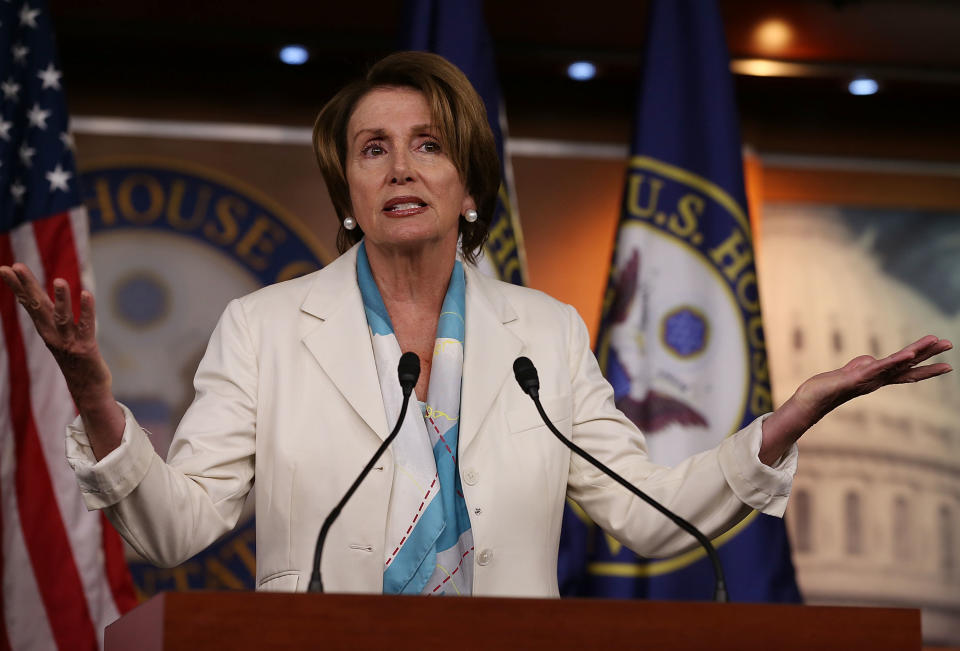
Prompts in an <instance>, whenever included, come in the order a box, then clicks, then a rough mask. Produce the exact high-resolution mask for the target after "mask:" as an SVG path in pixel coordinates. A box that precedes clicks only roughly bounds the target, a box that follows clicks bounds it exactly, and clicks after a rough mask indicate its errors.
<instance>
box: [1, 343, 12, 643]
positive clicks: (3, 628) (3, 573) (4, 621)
mask: <svg viewBox="0 0 960 651" xmlns="http://www.w3.org/2000/svg"><path fill="white" fill-rule="evenodd" d="M2 350H3V346H0V351H2ZM2 472H3V471H2V470H0V475H2ZM5 493H6V490H4V487H3V481H2V480H0V504H2V503H3V496H4V494H5ZM4 540H6V538H4V535H3V509H2V508H0V585H2V584H3V582H4V580H5V578H6V575H7V572H6V566H5V565H4V559H5V558H6V554H4V553H3V541H4ZM4 594H5V591H4V590H2V589H0V651H9V650H10V638H9V637H8V636H7V608H6V604H4Z"/></svg>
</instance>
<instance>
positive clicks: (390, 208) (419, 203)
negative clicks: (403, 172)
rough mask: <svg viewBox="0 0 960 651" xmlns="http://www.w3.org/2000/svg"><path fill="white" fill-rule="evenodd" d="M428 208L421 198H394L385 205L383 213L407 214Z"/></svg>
mask: <svg viewBox="0 0 960 651" xmlns="http://www.w3.org/2000/svg"><path fill="white" fill-rule="evenodd" d="M426 207H427V203H426V202H425V201H423V200H422V199H421V198H420V197H394V198H393V199H391V200H390V201H388V202H387V203H385V204H384V205H383V212H389V213H406V212H410V211H414V212H416V211H419V210H422V209H423V208H426Z"/></svg>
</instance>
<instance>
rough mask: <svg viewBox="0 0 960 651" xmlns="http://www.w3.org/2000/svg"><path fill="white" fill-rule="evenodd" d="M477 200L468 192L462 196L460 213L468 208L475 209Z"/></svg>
mask: <svg viewBox="0 0 960 651" xmlns="http://www.w3.org/2000/svg"><path fill="white" fill-rule="evenodd" d="M476 209H477V202H476V201H474V200H473V197H471V196H470V195H469V194H468V195H466V196H465V197H464V198H463V203H461V204H460V214H461V215H463V214H464V213H466V212H467V211H468V210H476Z"/></svg>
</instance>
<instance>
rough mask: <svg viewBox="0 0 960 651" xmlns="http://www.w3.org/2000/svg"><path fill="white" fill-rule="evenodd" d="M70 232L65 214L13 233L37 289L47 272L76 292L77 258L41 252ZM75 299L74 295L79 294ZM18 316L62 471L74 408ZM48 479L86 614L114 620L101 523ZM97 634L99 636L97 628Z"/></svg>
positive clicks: (51, 448) (67, 481)
mask: <svg viewBox="0 0 960 651" xmlns="http://www.w3.org/2000/svg"><path fill="white" fill-rule="evenodd" d="M51 223H52V225H50V224H51ZM72 228H73V223H72V221H71V219H70V215H69V213H67V212H64V213H62V214H60V215H55V216H53V217H51V218H49V219H44V220H39V221H36V222H34V223H33V226H32V227H31V226H30V225H29V224H28V225H24V226H22V227H20V228H17V229H15V230H14V232H13V233H12V237H11V243H12V247H13V253H14V255H15V257H16V258H17V259H18V260H20V261H21V262H24V263H26V264H27V265H28V266H29V267H30V268H31V269H36V270H37V271H36V275H37V276H38V278H37V280H38V281H39V282H40V284H41V285H44V286H47V287H50V286H51V283H50V278H49V276H48V273H53V274H56V276H57V277H60V278H63V279H65V280H66V281H67V282H68V283H69V284H70V286H71V287H72V288H73V287H76V288H79V287H80V285H81V282H80V270H79V269H78V268H77V267H76V260H77V258H76V256H71V255H60V249H59V248H58V249H52V251H56V253H55V254H51V253H48V252H49V251H51V249H49V248H44V246H46V247H49V246H57V247H59V246H72V242H73V239H74V238H73V235H72V232H71V231H72ZM38 231H39V232H44V233H46V234H47V235H46V237H47V240H48V241H47V244H45V245H40V242H39V241H38V240H37V239H36V238H35V237H34V236H35V233H37V232H38ZM51 257H55V258H56V260H55V261H53V262H47V260H48V259H49V258H51ZM71 261H72V262H73V264H71ZM41 270H42V271H41ZM47 270H51V271H49V272H48V271H47ZM74 294H75V295H78V294H79V292H74ZM77 300H78V299H77ZM74 307H76V303H75V304H74ZM18 315H19V317H20V328H21V332H22V333H23V334H24V340H25V344H26V352H27V362H28V368H29V371H30V378H31V380H32V382H31V384H30V386H31V391H30V401H31V404H32V406H33V414H34V419H35V423H36V427H37V431H38V433H39V435H40V442H41V445H42V449H43V452H44V457H45V459H46V463H47V467H48V468H57V467H58V466H59V467H64V463H65V462H64V459H63V431H64V427H65V426H66V425H67V423H69V422H70V421H72V420H73V419H74V417H75V416H76V409H75V407H74V405H73V400H72V398H71V396H70V392H69V391H68V389H67V386H66V382H65V381H64V379H63V375H62V373H61V372H60V369H59V368H58V367H57V364H56V363H55V361H54V359H53V357H52V356H51V355H50V353H49V351H48V350H47V349H46V346H45V345H44V343H43V340H42V339H41V338H40V336H39V335H38V334H37V332H36V330H35V329H34V328H33V325H32V322H31V321H30V318H29V315H27V313H26V312H25V311H22V310H20V311H18ZM51 480H52V483H53V488H54V496H55V497H56V499H57V502H58V505H59V515H60V517H61V518H62V520H63V524H64V526H65V528H66V532H67V536H68V539H69V542H70V548H71V550H72V552H73V562H74V564H75V565H76V567H77V570H78V571H79V574H80V578H81V581H82V584H83V589H84V590H83V592H84V595H85V597H86V601H87V607H88V609H89V612H90V613H91V616H92V617H93V621H96V622H110V621H113V620H115V619H116V618H117V616H118V615H119V611H118V609H117V607H116V604H115V602H114V599H113V594H112V589H111V586H110V585H109V583H108V581H107V578H108V577H107V574H106V568H105V555H104V553H103V549H102V547H101V545H100V543H101V540H102V539H103V533H102V530H101V518H100V517H98V516H97V515H95V514H90V513H88V512H87V509H86V506H85V505H84V503H83V499H82V497H81V495H80V492H79V491H78V490H77V483H76V479H75V478H74V477H73V474H72V473H70V472H52V473H51ZM97 631H98V633H101V632H102V631H101V630H100V627H99V626H98V627H97Z"/></svg>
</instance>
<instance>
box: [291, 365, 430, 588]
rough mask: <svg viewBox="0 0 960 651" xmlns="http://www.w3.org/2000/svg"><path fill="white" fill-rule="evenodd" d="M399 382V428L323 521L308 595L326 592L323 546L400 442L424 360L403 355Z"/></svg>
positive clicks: (394, 428)
mask: <svg viewBox="0 0 960 651" xmlns="http://www.w3.org/2000/svg"><path fill="white" fill-rule="evenodd" d="M397 378H398V379H399V380H400V390H401V391H403V404H402V405H401V406H400V415H399V416H398V417H397V424H396V425H395V426H394V427H393V431H392V432H390V435H389V436H388V437H387V438H386V439H384V441H383V443H381V444H380V447H379V448H377V451H376V452H374V453H373V457H371V458H370V461H368V462H367V465H365V466H364V467H363V470H361V471H360V475H359V476H358V477H357V478H356V479H355V480H353V483H352V484H350V488H348V489H347V492H346V494H344V496H343V497H342V498H341V499H340V501H339V502H337V505H336V506H335V507H333V510H331V511H330V514H329V515H328V516H327V518H326V520H324V521H323V526H322V527H320V535H318V536H317V546H316V549H315V550H314V553H313V573H312V574H311V575H310V586H309V587H308V588H307V592H323V579H321V578H320V559H321V558H322V556H323V544H324V543H325V542H326V540H327V533H328V532H329V531H330V527H331V526H332V525H333V523H334V522H336V520H337V518H338V517H340V511H342V510H343V507H344V505H345V504H346V503H347V502H348V501H349V500H350V498H351V497H352V496H353V493H354V492H355V491H356V490H357V487H358V486H360V482H362V481H363V480H364V478H365V477H366V476H367V475H369V474H370V471H371V470H372V469H373V466H374V464H375V463H377V460H378V459H380V457H381V456H382V455H383V453H384V452H385V451H386V449H387V448H388V447H390V444H391V443H392V442H393V439H395V438H397V434H399V433H400V425H402V424H403V417H404V416H405V415H406V413H407V404H408V403H409V402H410V394H411V393H412V392H413V387H415V386H416V385H417V380H418V379H419V378H420V358H419V357H417V354H416V353H411V352H407V353H404V354H403V355H401V357H400V363H399V364H398V365H397Z"/></svg>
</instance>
